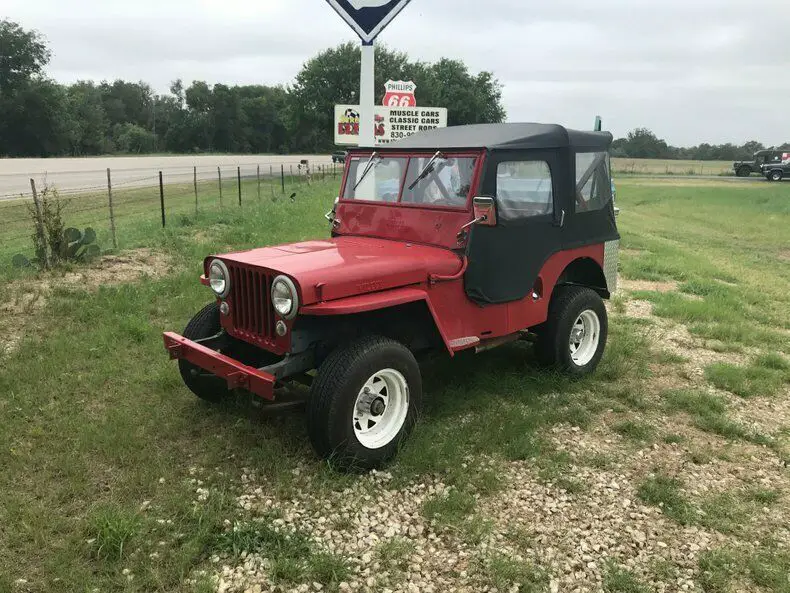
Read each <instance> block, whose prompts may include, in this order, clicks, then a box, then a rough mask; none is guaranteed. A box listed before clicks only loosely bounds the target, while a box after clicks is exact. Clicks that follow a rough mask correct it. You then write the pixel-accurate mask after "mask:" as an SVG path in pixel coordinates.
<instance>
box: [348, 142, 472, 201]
mask: <svg viewBox="0 0 790 593" xmlns="http://www.w3.org/2000/svg"><path fill="white" fill-rule="evenodd" d="M432 158H434V155H419V156H417V155H415V156H410V157H407V156H404V157H401V156H398V157H388V156H386V155H376V157H375V159H374V163H375V164H373V166H372V167H369V166H367V165H368V162H369V161H370V156H355V157H352V158H351V159H350V160H349V165H348V176H347V178H346V185H345V188H344V190H343V199H344V200H357V201H365V202H386V203H400V204H404V205H423V206H444V207H450V208H465V207H466V204H467V200H468V199H469V194H470V192H471V189H472V178H473V176H474V171H475V165H476V164H477V159H476V158H475V157H470V156H460V157H456V156H453V155H442V156H440V157H439V158H436V159H434V162H433V164H432V165H431V166H430V167H428V164H429V163H430V161H431V159H432ZM426 167H427V170H426ZM366 169H367V172H366ZM423 172H424V173H423ZM420 173H423V175H422V176H420Z"/></svg>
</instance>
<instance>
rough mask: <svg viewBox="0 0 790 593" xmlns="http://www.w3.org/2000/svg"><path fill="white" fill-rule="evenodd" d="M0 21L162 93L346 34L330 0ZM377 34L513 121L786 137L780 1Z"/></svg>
mask: <svg viewBox="0 0 790 593" xmlns="http://www.w3.org/2000/svg"><path fill="white" fill-rule="evenodd" d="M0 16H4V17H6V18H10V19H11V20H14V21H17V22H19V23H20V24H22V25H23V26H24V27H26V28H35V29H38V30H39V31H40V32H41V33H43V34H44V35H45V36H46V37H47V39H48V40H49V43H50V46H51V49H52V51H53V54H54V56H53V59H52V62H51V64H50V67H49V73H50V75H51V76H52V77H54V78H55V79H57V80H58V81H61V82H72V81H76V80H79V79H94V80H101V79H109V80H111V79H114V78H124V79H129V80H144V81H146V82H148V83H150V84H151V85H152V86H153V87H154V88H155V89H156V90H157V91H160V92H163V91H166V90H167V88H168V86H169V83H170V81H171V80H174V79H176V78H181V79H183V80H184V81H185V83H187V84H188V83H189V82H190V81H192V80H193V79H199V80H206V81H208V82H224V83H226V84H234V83H242V84H244V83H263V84H276V83H283V84H287V83H289V82H290V81H292V80H293V77H294V76H295V75H296V73H297V72H298V70H299V68H300V67H301V65H302V64H303V63H304V62H305V61H306V60H307V59H309V58H310V57H311V56H313V55H315V54H316V53H317V52H319V51H321V50H322V49H324V48H326V47H329V46H332V45H335V44H337V43H340V42H342V41H348V40H355V39H356V37H355V36H354V34H353V33H352V32H351V30H350V29H348V27H347V25H346V24H345V23H343V22H342V21H341V20H340V18H339V17H338V16H337V15H336V14H335V13H334V12H333V11H332V9H331V8H330V7H329V6H328V5H327V4H326V2H324V0H258V1H257V2H253V1H251V0H2V9H0ZM380 40H381V41H382V42H384V43H386V44H387V45H389V46H390V47H392V48H395V49H399V50H403V51H406V52H407V53H408V54H409V55H410V56H411V57H413V58H419V59H423V60H435V59H437V58H440V57H442V56H447V57H452V58H460V59H462V60H464V61H465V62H466V63H467V64H468V65H469V67H470V68H471V69H472V70H473V71H478V70H491V71H493V72H494V73H495V75H496V76H497V77H498V78H499V80H500V81H501V82H502V83H503V85H504V103H505V107H506V109H507V113H508V119H509V120H510V121H538V122H552V123H553V122H557V123H562V124H565V125H568V126H573V127H581V128H588V127H590V126H592V122H593V118H594V116H595V115H596V114H600V115H602V116H603V118H604V124H605V127H607V128H608V129H610V130H612V131H613V133H614V134H615V135H616V136H619V135H624V134H625V133H626V132H627V131H628V130H630V129H632V128H635V127H638V126H645V127H648V128H650V129H652V130H653V131H654V132H655V133H656V134H658V135H659V136H660V137H663V138H665V139H666V140H667V141H668V142H669V143H671V144H675V145H690V144H697V143H699V142H705V141H707V142H713V143H719V142H727V141H733V142H738V143H741V142H744V141H746V140H750V139H757V140H760V141H762V142H764V143H766V144H778V143H782V142H786V141H790V2H788V1H787V0H762V1H758V2H755V3H750V2H742V1H735V0H551V1H550V2H538V1H532V0H413V1H412V3H411V4H410V5H409V6H407V7H406V9H405V10H404V12H403V13H401V15H400V16H399V17H398V18H397V19H396V20H395V21H394V22H393V23H392V24H391V25H390V27H389V28H388V29H387V30H386V31H385V32H384V33H383V35H382V36H381V38H380ZM419 93H420V89H419V88H418V89H417V100H418V102H419V98H420V96H419ZM438 107H441V105H439V106H438Z"/></svg>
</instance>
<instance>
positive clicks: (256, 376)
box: [163, 332, 277, 400]
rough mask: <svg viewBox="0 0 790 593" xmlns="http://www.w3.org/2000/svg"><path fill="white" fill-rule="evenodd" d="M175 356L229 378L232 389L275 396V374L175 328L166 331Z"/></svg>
mask: <svg viewBox="0 0 790 593" xmlns="http://www.w3.org/2000/svg"><path fill="white" fill-rule="evenodd" d="M163 338H164V341H165V348H166V349H167V351H168V352H169V353H170V358H171V359H176V358H183V359H184V360H187V361H189V362H191V363H192V364H194V365H195V366H197V367H200V368H201V369H204V370H206V371H208V372H210V373H212V374H214V375H216V376H217V377H220V378H222V379H225V380H226V381H227V382H228V388H229V389H246V390H247V391H251V392H252V393H254V394H255V395H258V396H260V397H262V398H264V399H268V400H273V399H274V384H275V383H276V381H277V379H276V378H275V376H274V375H271V374H269V373H265V372H263V371H259V370H258V369H256V368H253V367H250V366H247V365H246V364H242V363H240V362H239V361H237V360H233V359H232V358H230V357H228V356H225V355H224V354H220V353H219V352H217V351H216V350H212V349H211V348H206V347H205V346H202V345H201V344H198V343H197V342H193V341H192V340H188V339H186V338H185V337H183V336H179V335H178V334H176V333H173V332H165V333H164V334H163Z"/></svg>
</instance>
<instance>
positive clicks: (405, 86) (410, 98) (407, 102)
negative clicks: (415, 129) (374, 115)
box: [382, 80, 417, 107]
mask: <svg viewBox="0 0 790 593" xmlns="http://www.w3.org/2000/svg"><path fill="white" fill-rule="evenodd" d="M384 88H385V90H386V92H385V93H384V100H383V101H382V105H384V107H417V99H416V97H415V96H414V91H415V89H416V88H417V85H416V84H414V83H413V82H412V81H411V80H410V81H408V82H404V81H403V80H388V81H387V82H386V83H385V84H384Z"/></svg>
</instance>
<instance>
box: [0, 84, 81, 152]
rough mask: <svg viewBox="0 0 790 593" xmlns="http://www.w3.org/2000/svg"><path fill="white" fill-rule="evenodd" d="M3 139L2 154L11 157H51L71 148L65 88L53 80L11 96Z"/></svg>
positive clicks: (0, 135) (23, 89) (26, 85)
mask: <svg viewBox="0 0 790 593" xmlns="http://www.w3.org/2000/svg"><path fill="white" fill-rule="evenodd" d="M9 104H10V105H11V108H10V109H9V110H7V111H6V112H5V115H4V119H3V123H4V125H3V130H2V134H0V138H3V139H5V140H6V141H7V143H8V144H7V146H6V147H0V151H2V152H4V153H5V154H8V155H9V156H42V157H43V156H50V155H53V154H61V153H63V152H65V151H66V150H67V149H68V146H69V136H68V128H67V126H66V120H65V119H64V117H63V114H64V112H66V105H67V97H66V92H65V90H64V88H63V87H62V86H60V85H58V84H55V83H54V82H52V81H49V80H45V79H42V80H36V79H34V80H31V81H30V82H28V83H26V84H24V85H23V86H22V87H21V88H19V89H17V90H16V91H15V92H14V93H13V94H12V95H11V96H10V97H9Z"/></svg>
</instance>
